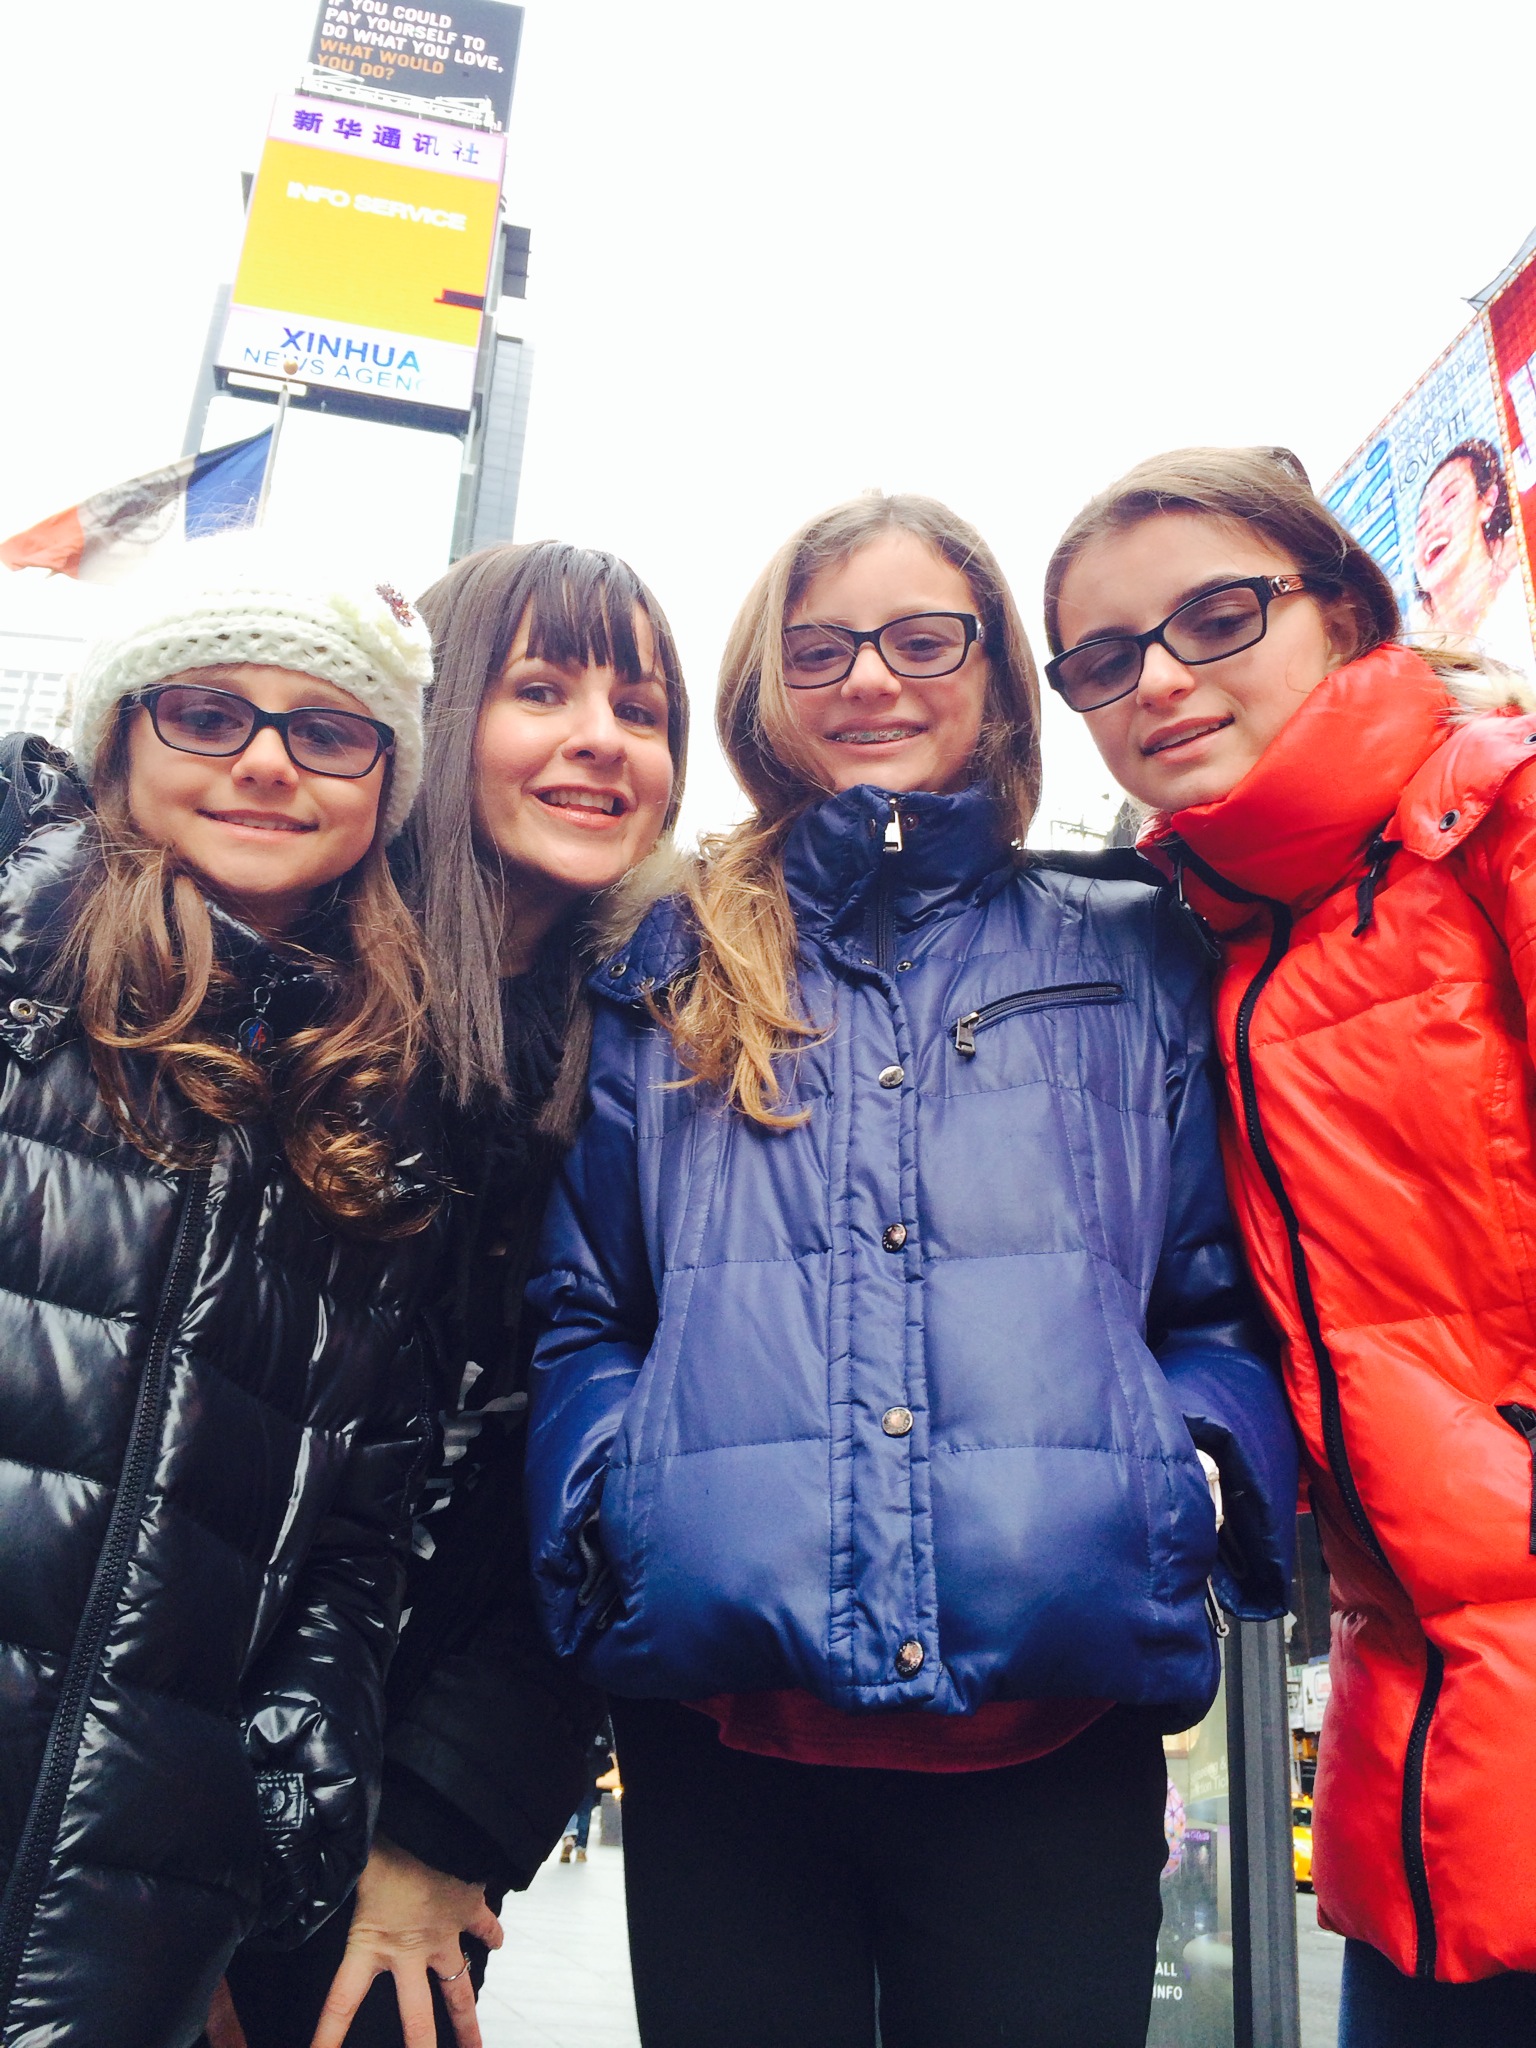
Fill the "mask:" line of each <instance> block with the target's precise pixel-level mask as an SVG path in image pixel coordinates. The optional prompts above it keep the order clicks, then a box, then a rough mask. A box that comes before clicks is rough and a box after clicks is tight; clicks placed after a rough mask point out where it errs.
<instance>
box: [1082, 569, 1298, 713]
mask: <svg viewBox="0 0 1536 2048" xmlns="http://www.w3.org/2000/svg"><path fill="white" fill-rule="evenodd" d="M1264 626H1265V606H1264V603H1263V600H1262V599H1261V598H1260V596H1259V595H1258V593H1257V591H1255V590H1252V589H1250V588H1248V587H1247V586H1246V585H1241V584H1240V585H1237V586H1236V587H1234V588H1232V589H1228V590H1211V591H1207V593H1206V594H1205V596H1204V597H1196V598H1192V599H1191V600H1190V602H1189V603H1188V604H1182V605H1180V606H1179V609H1178V610H1177V611H1176V612H1175V613H1174V614H1173V616H1172V617H1171V618H1168V619H1165V620H1164V621H1163V626H1162V635H1161V638H1162V643H1163V645H1164V646H1165V647H1166V648H1167V649H1168V652H1169V653H1170V654H1171V655H1172V656H1173V658H1174V660H1175V661H1182V662H1187V663H1188V664H1189V666H1190V667H1191V668H1198V667H1200V666H1201V664H1202V663H1204V662H1208V661H1221V660H1222V659H1223V658H1224V657H1225V656H1226V655H1229V654H1241V653H1242V651H1243V649H1244V648H1245V647H1252V646H1254V645H1255V644H1256V642H1258V641H1260V640H1262V639H1263V638H1264ZM1144 659H1145V655H1144V650H1143V649H1142V647H1141V645H1140V643H1139V642H1138V641H1135V640H1131V639H1125V640H1093V641H1090V642H1089V643H1088V645H1087V646H1086V647H1076V648H1073V650H1072V651H1071V653H1069V654H1064V655H1063V656H1062V657H1061V659H1060V661H1059V662H1058V663H1057V667H1056V673H1057V675H1058V676H1059V677H1060V678H1061V688H1062V694H1063V695H1064V696H1065V697H1066V700H1067V702H1068V703H1069V704H1070V705H1072V706H1073V708H1074V709H1075V710H1079V711H1082V710H1089V711H1091V710H1092V709H1093V708H1094V707H1095V706H1096V705H1099V704H1108V703H1112V702H1113V701H1114V699H1115V698H1117V697H1124V696H1129V695H1130V693H1131V691H1132V690H1134V689H1135V687H1136V685H1137V683H1138V682H1139V681H1140V679H1141V669H1142V662H1143V660H1144Z"/></svg>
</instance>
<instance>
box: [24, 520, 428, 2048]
mask: <svg viewBox="0 0 1536 2048" xmlns="http://www.w3.org/2000/svg"><path fill="white" fill-rule="evenodd" d="M429 674H430V662H429V650H428V643H427V636H426V633H425V630H424V628H423V627H422V625H421V622H420V621H419V620H418V619H417V617H416V615H415V613H414V612H413V611H412V610H411V608H410V607H409V606H408V605H407V604H406V603H405V601H404V600H403V599H402V598H400V597H399V596H398V595H397V594H396V593H395V592H394V590H393V589H391V588H390V587H389V586H388V585H375V584H374V583H373V582H372V581H371V580H363V581H360V582H354V581H352V580H349V579H346V578H342V577H337V576H331V575H328V574H327V572H326V571H325V569H324V568H323V567H315V566H312V565H308V564H306V565H305V567H304V568H302V569H294V570H291V571H290V570H288V569H286V568H284V567H282V565H278V566H277V567H276V568H274V567H273V566H272V564H271V563H270V562H268V561H265V560H263V559H262V558H260V557H255V558H251V557H247V556H245V555H244V554H242V553H238V552H230V551H226V550H223V549H221V548H217V547H216V548H213V549H212V550H211V551H210V550H206V549H203V548H198V549H195V550H194V549H192V548H189V549H188V551H187V556H186V564H185V567H184V573H183V575H182V577H181V579H180V580H178V581H177V582H176V583H175V584H173V585H166V584H156V585H154V586H148V585H146V586H141V587H140V588H138V589H130V590H129V591H128V592H127V593H126V595H125V605H124V612H123V616H122V618H121V620H120V622H119V623H118V625H117V626H116V627H115V628H114V629H113V630H112V631H111V632H110V633H108V634H107V635H106V637H104V638H103V639H102V640H100V641H99V642H98V643H97V644H96V646H95V647H94V648H93V649H92V650H91V651H90V653H89V654H88V656H87V658H86V661H85V665H84V668H83V669H82V671H81V674H80V676H79V678H78V680H77V683H76V686H75V700H74V702H75V723H74V742H75V757H76V758H75V764H74V765H72V764H71V763H70V761H69V760H68V759H67V758H66V757H65V756H63V755H62V754H60V753H58V752H56V751H55V750H54V749H52V748H51V747H49V746H47V745H46V744H44V743H43V742H42V741H40V740H33V739H24V738H23V737H22V736H19V735H17V736H13V737H12V738H10V739H8V740H6V741H4V742H3V743H0V782H3V788H0V1354H3V1357H4V1361H5V1362H4V1370H3V1372H0V1640H3V1645H4V1648H3V1652H0V1663H3V1670H4V1677H3V1681H0V1881H3V1884H4V1894H3V1901H0V2035H3V2038H4V2039H5V2040H6V2041H7V2042H15V2043H18V2044H19V2043H21V2042H28V2043H34V2042H35V2043H41V2042H44V2041H47V2042H51V2043H57V2044H59V2048H65V2044H67V2048H125V2044H128V2043H132V2044H133V2048H187V2044H189V2043H191V2042H193V2041H195V2040H196V2039H197V2038H198V2036H199V2034H200V2032H201V2030H202V2027H203V2023H204V2020H205V2018H206V2017H207V2016H208V2014H209V2009H210V2003H211V2001H213V1999H214V1997H215V1992H216V1989H217V1987H218V1985H219V1979H220V1974H221V1972H222V1971H223V1970H224V1968H225V1965H226V1964H227V1962H228V1960H229V1957H230V1954H231V1952H232V1950H233V1949H234V1947H235V1944H236V1942H237V1941H238V1940H239V1939H240V1938H241V1937H242V1935H245V1934H247V1933H249V1932H250V1931H251V1930H252V1928H253V1927H257V1926H259V1927H261V1928H262V1929H263V1930H264V1931H266V1932H267V1933H268V1934H270V1935H272V1936H275V1937H278V1938H281V1939H284V1940H290V1941H291V1940H294V1939H297V1938H299V1937H301V1936H302V1935H303V1934H304V1933H305V1932H306V1931H307V1930H308V1929H310V1928H313V1927H314V1926H316V1925H317V1924H318V1923H319V1922H320V1921H321V1920H322V1919H323V1918H324V1917H325V1915H326V1914H327V1913H328V1912H329V1911H331V1910H332V1908H334V1907H335V1906H336V1905H337V1904H338V1903H339V1901H340V1900H342V1899H343V1898H344V1897H345V1896H346V1894H347V1892H348V1891H349V1889H350V1888H351V1886H352V1884H353V1883H354V1881H355V1879H356V1876H357V1873H358V1871H359V1870H360V1869H361V1868H362V1864H363V1859H364V1856H365V1854H366V1851H367V1837H368V1830H369V1826H370V1822H371V1814H372V1807H373V1803H374V1800H375V1798H376V1795H377V1786H378V1777H379V1766H380V1749H381V1734H382V1727H381V1724H382V1718H383V1713H382V1707H383V1676H384V1667H385V1665H386V1663H387V1661H388V1658H389V1653H390V1649H391V1647H392V1644H393V1640H394V1632H395V1622H396V1616H397V1612H398V1606H399V1598H400V1590H401V1584H402V1579H403V1569H404V1558H403V1547H404V1546H403V1535H404V1513H405V1507H406V1502H407V1497H408V1493H409V1489H410V1487H411V1485H412V1483H413V1482H414V1479H415V1476H416V1474H417V1472H418V1470H419V1468H420V1466H421V1463H422V1460H423V1457H424V1454H425V1450H426V1427H425V1413H424V1408H425V1368H424V1362H423V1356H422V1351H421V1347H420V1345H419V1344H417V1343H414V1342H413V1332H414V1331H415V1330H416V1328H417V1311H418V1308H419V1305H420V1296H421V1293H422V1288H423V1284H424V1281H425V1278H426V1273H425V1271H424V1270H423V1268H424V1264H425V1262H426V1261H427V1260H428V1258H429V1256H430V1237H423V1235H422V1234H421V1233H422V1231H423V1227H424V1226H426V1225H427V1224H428V1223H429V1222H430V1219H431V1217H432V1214H433V1211H434V1209H435V1207H436V1205H437V1201H438V1197H439V1192H440V1190H439V1184H438V1183H437V1182H436V1180H435V1178H434V1175H433V1173H432V1172H431V1161H430V1157H427V1156H424V1155H423V1152H422V1134H421V1131H420V1129H419V1128H418V1123H419V1119H418V1118H417V1116H416V1114H415V1112H414V1111H413V1109H412V1104H411V1100H410V1096H409V1092H408V1091H409V1084H410V1082H411V1077H412V1072H413V1068H414V1066H415V1061H416V1054H417V1049H418V1047H419V1045H420V1036H421V1006H422V991H423V961H422V954H421V948H420V943H419V941H418V939H417V936H416V932H415V929H414V927H413V925H412V923H411V921H410V918H409V917H408V915H407V913H406V911H405V908H404V905H403V904H402V902H401V900H400V898H399V896H398V895H397V893H396V890H395V885H394V882H393V880H392V879H391V876H390V872H389V868H388V864H387V862H386V858H385V849H386V845H387V842H388V840H389V839H390V838H391V837H392V836H393V835H394V834H395V833H396V832H397V831H398V830H399V828H400V826H401V824H402V823H403V821H404V819H405V816H406V814H407V812H408V811H409V809H410V806H411V801H412V797H413V796H414V793H415V789H416V784H417V782H418V780H419V777H420V767H421V697H422V690H423V686H424V684H425V683H426V681H427V679H428V677H429ZM220 2006H221V2008H224V2007H225V2001H224V2000H223V1999H222V1998H221V1999H220Z"/></svg>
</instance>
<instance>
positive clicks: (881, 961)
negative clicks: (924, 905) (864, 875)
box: [875, 797, 906, 974]
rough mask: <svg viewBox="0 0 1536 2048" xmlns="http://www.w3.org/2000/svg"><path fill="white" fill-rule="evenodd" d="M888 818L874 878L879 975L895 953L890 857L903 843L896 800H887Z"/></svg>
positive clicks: (876, 959)
mask: <svg viewBox="0 0 1536 2048" xmlns="http://www.w3.org/2000/svg"><path fill="white" fill-rule="evenodd" d="M886 802H887V803H888V804H889V805H890V807H891V815H890V817H889V818H888V819H887V821H886V827H885V838H884V840H883V842H882V844H881V849H880V866H879V869H878V871H877V873H876V875H875V966H876V967H877V968H878V969H879V971H880V972H881V973H882V974H889V973H890V971H891V955H892V954H893V953H894V952H895V950H896V920H895V917H894V915H893V913H892V909H891V883H890V865H891V864H890V856H891V855H892V854H893V853H900V852H901V850H902V848H903V846H905V844H906V841H905V839H904V838H903V837H902V830H901V806H900V805H899V804H898V803H897V801H896V799H895V797H887V798H886Z"/></svg>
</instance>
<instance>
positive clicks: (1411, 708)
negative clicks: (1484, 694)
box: [1141, 645, 1454, 928]
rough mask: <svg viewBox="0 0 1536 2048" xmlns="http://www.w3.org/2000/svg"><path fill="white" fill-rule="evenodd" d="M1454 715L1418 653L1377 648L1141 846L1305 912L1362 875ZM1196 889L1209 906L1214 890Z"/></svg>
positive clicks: (1165, 860) (1165, 819)
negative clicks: (1219, 786)
mask: <svg viewBox="0 0 1536 2048" xmlns="http://www.w3.org/2000/svg"><path fill="white" fill-rule="evenodd" d="M1453 708H1454V706H1453V702H1452V699H1451V697H1450V694H1449V693H1448V691H1447V690H1446V687H1445V685H1444V683H1443V682H1442V681H1441V680H1440V678H1439V677H1438V676H1437V675H1436V674H1435V673H1434V671H1433V670H1432V669H1431V668H1430V667H1429V666H1428V664H1427V663H1426V662H1424V661H1423V660H1421V659H1420V657H1419V656H1418V655H1416V654H1414V653H1412V652H1411V651H1410V650H1409V649H1407V648H1405V647H1399V646H1395V645H1391V646H1385V647H1378V648H1376V649H1374V650H1373V651H1372V652H1371V653H1370V654H1366V655H1363V656H1362V657H1361V658H1360V659H1359V660H1358V661H1352V662H1349V663H1347V664H1346V665H1345V666H1344V667H1343V668H1340V669H1335V670H1334V672H1333V674H1332V675H1330V676H1328V677H1326V678H1325V679H1324V681H1323V682H1322V683H1320V684H1319V685H1318V687H1317V688H1316V689H1315V690H1314V691H1313V692H1312V694H1311V696H1309V697H1308V698H1307V700H1306V702H1305V703H1304V704H1303V705H1302V707H1301V709H1300V710H1299V711H1298V712H1297V713H1296V715H1295V717H1294V718H1292V719H1291V721H1290V723H1289V724H1288V725H1286V726H1285V727H1284V729H1283V730H1282V731H1281V732H1280V734H1279V735H1278V736H1277V737H1276V738H1275V739H1274V740H1273V741H1272V742H1271V744H1270V746H1269V747H1268V748H1267V749H1266V751H1265V753H1264V754H1263V756H1262V758H1261V759H1260V760H1259V761H1257V762H1256V763H1255V765H1254V766H1253V767H1252V768H1251V769H1250V770H1249V772H1248V773H1247V775H1245V776H1244V777H1243V779H1242V781H1241V782H1239V783H1238V785H1237V786H1236V788H1235V789H1233V790H1231V791H1229V792H1228V794H1227V795H1226V796H1224V797H1221V798H1219V799H1218V800H1217V801H1216V802H1214V803H1208V804H1195V805H1191V806H1190V808H1189V809H1188V810H1183V811H1176V812H1174V813H1173V814H1172V815H1171V816H1168V815H1165V814H1155V815H1154V816H1153V817H1152V818H1150V819H1149V820H1148V822H1147V824H1146V826H1145V828H1144V829H1143V832H1142V835H1141V845H1142V849H1143V851H1145V852H1146V853H1147V854H1149V855H1150V856H1151V857H1152V858H1153V859H1154V860H1156V861H1157V862H1158V865H1159V866H1161V867H1163V868H1165V869H1167V870H1169V871H1170V872H1171V871H1172V870H1173V869H1174V868H1175V867H1177V866H1178V865H1179V864H1180V854H1181V851H1182V849H1181V847H1180V845H1179V842H1180V841H1182V843H1183V847H1187V848H1188V849H1189V851H1190V853H1191V854H1193V855H1194V857H1195V860H1196V862H1197V863H1198V864H1199V866H1200V867H1203V868H1206V869H1209V870H1211V871H1212V873H1213V875H1214V876H1216V877H1219V878H1221V879H1222V880H1224V881H1225V882H1226V883H1228V884H1229V885H1233V886H1234V887H1235V889H1236V891H1237V892H1239V893H1240V894H1241V895H1243V896H1247V897H1263V898H1265V899H1267V900H1268V901H1270V902H1279V903H1285V904H1288V905H1290V906H1291V907H1292V908H1298V909H1299V908H1310V907H1311V906H1312V905H1313V904H1315V903H1318V902H1320V901H1321V900H1322V898H1323V897H1324V896H1326V895H1328V894H1330V893H1331V891H1333V890H1334V889H1336V888H1338V887H1339V886H1340V884H1341V883H1343V882H1345V881H1347V880H1349V879H1350V878H1352V877H1353V876H1355V875H1357V874H1361V873H1363V872H1364V870H1365V867H1366V863H1367V857H1368V856H1367V849H1368V848H1369V846H1370V844H1371V842H1372V840H1373V839H1374V838H1375V837H1376V835H1377V834H1378V832H1380V831H1381V829H1382V828H1383V827H1384V826H1386V825H1387V824H1388V823H1389V821H1390V820H1392V819H1393V817H1394V814H1395V813H1396V811H1397V810H1398V806H1399V803H1400V801H1401V800H1402V798H1403V793H1404V790H1405V789H1406V788H1407V787H1408V785H1409V784H1410V783H1411V782H1412V780H1413V778H1414V776H1415V774H1416V773H1417V771H1418V770H1419V769H1420V768H1421V767H1422V766H1423V764H1424V762H1425V761H1426V760H1427V759H1428V758H1429V756H1430V755H1432V754H1433V753H1434V752H1435V750H1436V748H1437V747H1439V746H1440V745H1442V744H1443V743H1444V741H1445V740H1446V738H1447V731H1448V729H1447V720H1448V717H1449V715H1450V713H1451V712H1452V710H1453ZM1197 872H1198V869H1197ZM1193 893H1198V894H1199V896H1200V898H1201V900H1200V908H1201V909H1202V910H1208V909H1209V908H1210V907H1211V906H1210V905H1209V904H1208V902H1207V901H1206V897H1207V895H1208V894H1209V893H1210V892H1208V891H1203V890H1201V891H1198V892H1196V891H1194V890H1192V894H1193ZM1215 921H1217V922H1219V923H1221V924H1223V925H1225V926H1227V927H1229V928H1230V926H1231V925H1232V923H1233V922H1234V918H1233V915H1232V913H1231V911H1230V909H1226V910H1224V912H1223V913H1222V914H1219V915H1218V917H1217V918H1216V920H1215Z"/></svg>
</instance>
